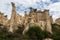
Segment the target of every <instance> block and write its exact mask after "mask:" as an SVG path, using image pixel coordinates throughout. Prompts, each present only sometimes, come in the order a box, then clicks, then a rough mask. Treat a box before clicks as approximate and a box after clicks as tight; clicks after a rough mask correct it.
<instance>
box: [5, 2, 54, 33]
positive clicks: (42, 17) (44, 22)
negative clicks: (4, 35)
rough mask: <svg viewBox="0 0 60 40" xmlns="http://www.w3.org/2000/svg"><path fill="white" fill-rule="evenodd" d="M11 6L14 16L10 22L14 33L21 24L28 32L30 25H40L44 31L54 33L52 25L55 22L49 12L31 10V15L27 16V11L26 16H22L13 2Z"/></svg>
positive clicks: (10, 29) (9, 25)
mask: <svg viewBox="0 0 60 40" xmlns="http://www.w3.org/2000/svg"><path fill="white" fill-rule="evenodd" d="M11 4H12V14H11V18H10V20H9V21H8V29H9V31H11V32H13V31H14V30H17V29H18V25H21V24H23V25H24V27H25V29H24V31H26V30H28V29H29V25H30V24H35V25H38V26H39V27H40V28H41V29H42V30H47V31H49V32H50V33H52V28H51V24H52V22H53V19H52V17H51V16H50V15H49V10H44V11H41V10H37V9H33V8H30V12H29V14H27V13H26V11H25V15H24V16H21V15H19V14H18V13H17V12H16V7H15V4H14V3H13V2H11ZM6 20H7V19H6ZM4 22H5V21H4Z"/></svg>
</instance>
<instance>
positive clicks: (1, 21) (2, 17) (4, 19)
mask: <svg viewBox="0 0 60 40" xmlns="http://www.w3.org/2000/svg"><path fill="white" fill-rule="evenodd" d="M7 21H8V18H7V15H4V13H1V12H0V24H3V25H7Z"/></svg>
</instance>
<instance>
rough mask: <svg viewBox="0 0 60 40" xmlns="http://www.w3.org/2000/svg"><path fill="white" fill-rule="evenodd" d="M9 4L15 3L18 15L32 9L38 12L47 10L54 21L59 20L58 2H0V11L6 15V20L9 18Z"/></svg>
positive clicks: (47, 0)
mask: <svg viewBox="0 0 60 40" xmlns="http://www.w3.org/2000/svg"><path fill="white" fill-rule="evenodd" d="M11 2H14V3H15V6H16V11H17V13H19V14H20V15H23V14H24V11H29V7H33V8H37V9H39V10H44V9H49V12H50V15H51V16H52V17H53V19H54V20H55V19H56V18H60V0H0V11H1V12H3V13H4V14H5V15H8V18H10V17H11V9H12V7H11Z"/></svg>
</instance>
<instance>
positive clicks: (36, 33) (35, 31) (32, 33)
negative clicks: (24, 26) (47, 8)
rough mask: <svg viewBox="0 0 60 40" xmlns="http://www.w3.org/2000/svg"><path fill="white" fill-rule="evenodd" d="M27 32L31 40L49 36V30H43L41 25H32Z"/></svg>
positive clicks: (39, 39) (41, 39)
mask: <svg viewBox="0 0 60 40" xmlns="http://www.w3.org/2000/svg"><path fill="white" fill-rule="evenodd" d="M25 34H26V35H28V36H29V37H30V39H31V40H43V39H44V38H47V37H49V32H48V31H46V30H44V31H42V30H41V28H40V27H39V26H32V27H30V28H29V30H28V31H27V32H26V33H25Z"/></svg>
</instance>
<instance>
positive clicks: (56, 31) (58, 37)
mask: <svg viewBox="0 0 60 40" xmlns="http://www.w3.org/2000/svg"><path fill="white" fill-rule="evenodd" d="M52 31H53V35H52V36H53V39H54V40H60V25H58V24H52Z"/></svg>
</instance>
